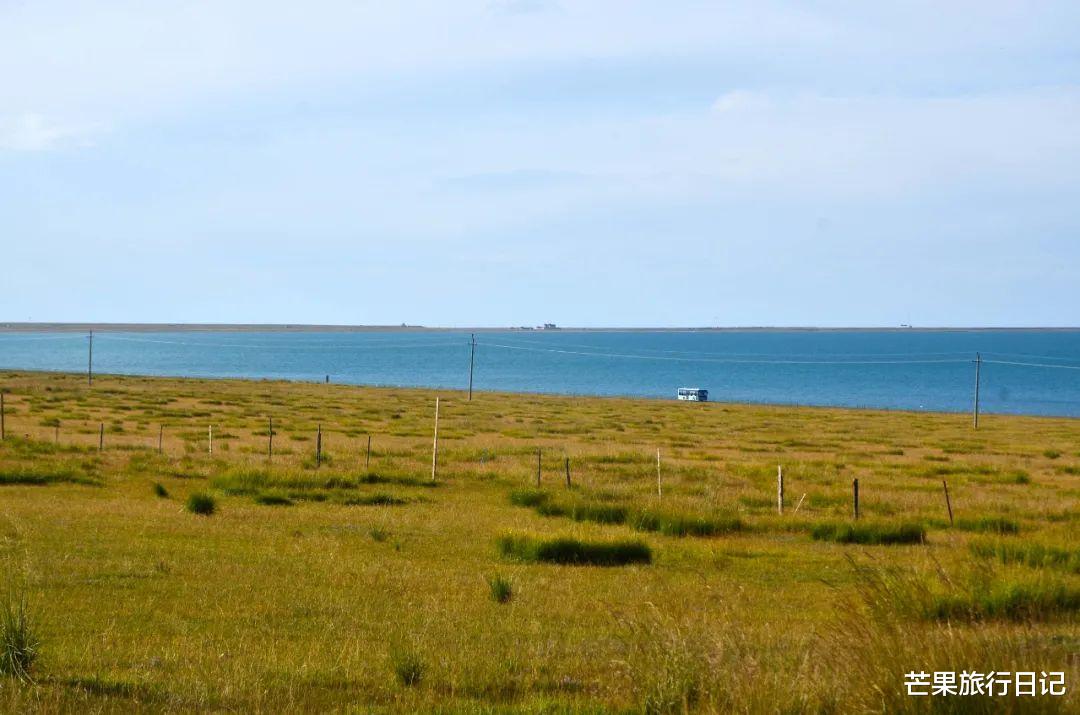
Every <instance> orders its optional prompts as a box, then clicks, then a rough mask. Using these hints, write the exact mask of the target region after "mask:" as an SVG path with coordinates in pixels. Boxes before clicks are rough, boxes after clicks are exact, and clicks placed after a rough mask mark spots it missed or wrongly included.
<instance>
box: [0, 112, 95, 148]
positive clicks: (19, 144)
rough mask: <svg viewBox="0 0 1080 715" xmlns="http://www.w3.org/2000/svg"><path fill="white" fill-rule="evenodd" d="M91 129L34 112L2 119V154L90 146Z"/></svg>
mask: <svg viewBox="0 0 1080 715" xmlns="http://www.w3.org/2000/svg"><path fill="white" fill-rule="evenodd" d="M93 131H94V130H93V128H92V127H85V126H83V127H78V126H72V125H65V124H59V123H56V122H53V121H51V120H49V119H48V118H46V117H44V116H42V115H40V114H35V113H33V112H24V113H22V114H18V115H15V116H10V117H6V118H5V117H0V150H9V151H28V152H29V151H49V150H51V149H58V148H61V147H65V146H87V145H88V144H89V143H90V137H91V136H92V134H93Z"/></svg>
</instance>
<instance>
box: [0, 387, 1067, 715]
mask: <svg viewBox="0 0 1080 715" xmlns="http://www.w3.org/2000/svg"><path fill="white" fill-rule="evenodd" d="M0 390H3V391H4V393H5V416H4V417H5V432H6V435H5V436H6V439H5V440H4V441H3V442H2V443H0V504H2V505H3V507H2V510H0V569H2V571H0V573H2V579H3V582H2V584H0V586H2V592H0V598H5V599H6V604H7V608H8V613H10V614H12V617H13V620H15V621H17V620H18V618H19V617H21V616H20V614H24V615H25V621H24V622H28V623H29V625H30V629H31V632H30V634H29V637H30V641H31V642H32V643H33V644H34V649H35V653H36V657H35V658H34V659H33V662H32V663H31V664H30V665H29V668H28V669H27V676H28V677H27V678H20V677H14V676H10V675H8V676H5V675H0V710H3V711H25V710H41V711H78V712H96V711H98V712H100V711H117V710H129V709H132V708H136V707H139V708H144V709H149V710H233V711H242V712H281V711H289V710H312V711H335V710H337V711H356V710H363V711H369V710H374V711H415V710H439V711H442V712H448V711H449V712H455V711H460V712H475V711H481V712H489V711H525V712H600V711H630V712H653V713H663V712H683V711H687V710H688V711H704V712H717V713H720V712H746V713H759V712H760V713H772V712H844V713H847V712H889V713H894V712H896V713H903V712H912V713H915V712H933V711H935V709H939V710H941V711H943V712H945V711H947V712H1010V711H1011V712H1075V711H1077V709H1078V708H1080V701H1078V700H1077V696H1076V695H1075V693H1074V691H1075V689H1076V688H1077V687H1080V659H1078V658H1077V653H1078V652H1080V509H1078V506H1080V420H1070V419H1048V418H1033V417H1011V416H1010V417H1006V416H995V415H986V416H984V417H983V419H982V421H981V424H980V428H979V429H978V430H977V431H975V430H973V429H972V426H971V422H970V419H969V417H968V416H966V415H948V414H930V413H909V412H885V411H868V410H837V409H815V408H794V407H771V406H737V405H728V404H720V403H704V404H695V403H677V402H675V401H671V402H667V401H652V400H630V399H594V398H571V397H554V396H539V395H509V394H497V393H477V394H476V395H475V397H474V399H473V400H472V401H471V402H469V401H467V400H466V397H465V395H464V394H462V393H459V392H454V391H438V392H436V391H433V390H419V389H393V388H358V387H349V386H340V385H325V384H308V383H286V382H276V381H240V380H181V379H161V378H138V377H117V376H99V377H96V378H95V381H94V384H93V386H92V387H91V386H87V384H86V379H85V377H84V376H83V377H80V376H77V375H65V374H40V373H16V372H6V373H0ZM436 394H438V395H439V396H440V398H441V408H440V410H441V411H440V424H439V457H438V476H437V479H436V480H435V481H434V482H432V480H431V466H432V452H431V450H432V428H433V416H434V415H433V413H434V409H433V408H434V401H435V396H436ZM271 417H272V418H273V424H274V435H273V451H274V454H273V457H272V458H270V457H269V456H268V450H269V437H270V435H269V430H268V425H269V422H268V421H269V419H270V418H271ZM211 427H212V430H213V453H212V454H211V453H210V452H209V446H210V445H209V435H210V430H211ZM320 429H321V435H322V455H321V460H320V462H319V463H318V464H317V463H316V439H317V437H316V435H317V433H318V431H319V430H320ZM369 437H370V444H371V451H370V454H369V452H368V443H369V442H368V440H369ZM159 439H160V445H161V450H160V453H159V450H158V445H159ZM99 444H101V445H103V447H104V448H103V449H100V450H99ZM657 450H659V451H660V462H659V472H660V477H659V481H660V487H661V488H660V489H659V490H658V476H657ZM567 463H569V473H570V478H569V479H570V485H569V486H568V485H567ZM538 464H539V468H540V476H539V484H538V483H537V467H538ZM778 465H782V466H783V471H784V475H785V491H786V499H785V510H784V514H783V515H779V514H778V513H777V496H776V486H777V485H776V478H777V467H778ZM856 478H857V479H858V480H859V485H860V519H859V520H858V522H855V521H854V520H853V518H852V503H851V500H852V480H853V479H856ZM943 481H946V482H947V484H948V490H949V496H950V499H951V506H952V510H953V519H952V523H951V524H950V517H949V514H948V511H947V508H946V504H945V499H944V489H943ZM658 491H659V492H660V493H659V494H658ZM3 605H4V604H3V603H0V606H3ZM24 606H25V608H24ZM20 609H24V610H20ZM24 635H25V634H24ZM913 669H914V670H926V671H931V672H932V671H934V670H951V671H956V672H960V671H962V670H981V671H984V672H986V671H991V670H996V671H1014V670H1034V671H1051V670H1064V671H1066V681H1067V684H1068V685H1069V686H1070V692H1069V694H1068V695H1066V696H1064V697H1059V698H1047V697H1042V698H1026V699H1025V698H1018V699H1011V700H1007V701H990V700H986V699H983V700H971V699H968V700H963V699H953V700H944V699H940V698H939V699H936V700H932V699H914V698H909V697H907V696H906V695H905V694H904V687H903V683H904V674H905V673H907V672H908V671H910V670H913Z"/></svg>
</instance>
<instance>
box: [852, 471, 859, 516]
mask: <svg viewBox="0 0 1080 715" xmlns="http://www.w3.org/2000/svg"><path fill="white" fill-rule="evenodd" d="M851 495H852V504H853V506H854V507H855V519H856V520H858V518H859V478H858V477H855V478H854V479H852V480H851Z"/></svg>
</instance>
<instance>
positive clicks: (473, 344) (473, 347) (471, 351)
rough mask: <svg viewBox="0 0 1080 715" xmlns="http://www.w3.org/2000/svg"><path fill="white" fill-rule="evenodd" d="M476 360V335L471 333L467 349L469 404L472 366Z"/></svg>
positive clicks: (470, 399) (470, 400)
mask: <svg viewBox="0 0 1080 715" xmlns="http://www.w3.org/2000/svg"><path fill="white" fill-rule="evenodd" d="M475 360H476V333H472V340H471V342H470V348H469V402H472V378H473V364H474V362H475Z"/></svg>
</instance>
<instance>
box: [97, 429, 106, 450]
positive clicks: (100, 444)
mask: <svg viewBox="0 0 1080 715" xmlns="http://www.w3.org/2000/svg"><path fill="white" fill-rule="evenodd" d="M104 450H105V423H104V422H102V423H101V425H100V426H99V427H98V437H97V451H99V452H102V451H104Z"/></svg>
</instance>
